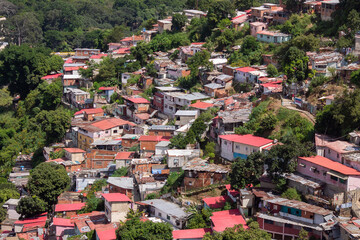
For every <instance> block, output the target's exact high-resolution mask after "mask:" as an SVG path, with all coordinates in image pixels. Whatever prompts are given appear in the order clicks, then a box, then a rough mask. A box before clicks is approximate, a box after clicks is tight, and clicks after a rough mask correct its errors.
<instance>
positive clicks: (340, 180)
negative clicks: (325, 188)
mask: <svg viewBox="0 0 360 240" xmlns="http://www.w3.org/2000/svg"><path fill="white" fill-rule="evenodd" d="M339 182H341V183H342V184H346V183H347V180H346V179H342V178H339Z"/></svg>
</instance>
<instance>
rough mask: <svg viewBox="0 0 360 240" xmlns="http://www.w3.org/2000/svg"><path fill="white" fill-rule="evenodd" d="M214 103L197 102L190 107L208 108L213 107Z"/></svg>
mask: <svg viewBox="0 0 360 240" xmlns="http://www.w3.org/2000/svg"><path fill="white" fill-rule="evenodd" d="M213 106H214V104H212V103H206V102H196V103H193V104H191V105H190V107H193V108H199V109H207V108H209V107H213Z"/></svg>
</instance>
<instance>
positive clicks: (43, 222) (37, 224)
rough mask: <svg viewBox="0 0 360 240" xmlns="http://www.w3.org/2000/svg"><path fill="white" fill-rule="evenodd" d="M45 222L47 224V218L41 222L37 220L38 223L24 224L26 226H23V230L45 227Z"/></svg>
mask: <svg viewBox="0 0 360 240" xmlns="http://www.w3.org/2000/svg"><path fill="white" fill-rule="evenodd" d="M45 224H46V220H45V221H41V222H36V223H28V224H24V227H23V229H22V231H23V232H27V231H33V230H37V229H38V228H43V227H45Z"/></svg>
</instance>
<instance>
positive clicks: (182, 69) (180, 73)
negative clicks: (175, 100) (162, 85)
mask: <svg viewBox="0 0 360 240" xmlns="http://www.w3.org/2000/svg"><path fill="white" fill-rule="evenodd" d="M190 73H191V71H190V69H189V68H188V67H187V66H178V65H169V66H167V67H166V76H167V77H168V78H170V79H173V80H177V79H178V78H181V77H187V76H189V75H190Z"/></svg>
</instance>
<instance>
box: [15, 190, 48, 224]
mask: <svg viewBox="0 0 360 240" xmlns="http://www.w3.org/2000/svg"><path fill="white" fill-rule="evenodd" d="M16 211H17V212H18V213H19V214H20V215H21V217H25V218H28V217H34V216H35V215H38V214H40V213H43V212H45V211H46V203H45V202H44V201H43V200H42V199H40V198H39V197H37V196H35V195H33V196H27V197H24V198H21V199H20V201H19V204H18V206H16Z"/></svg>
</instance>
